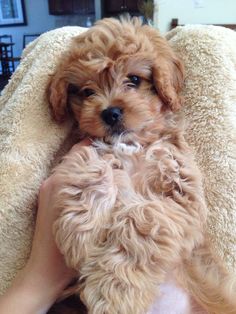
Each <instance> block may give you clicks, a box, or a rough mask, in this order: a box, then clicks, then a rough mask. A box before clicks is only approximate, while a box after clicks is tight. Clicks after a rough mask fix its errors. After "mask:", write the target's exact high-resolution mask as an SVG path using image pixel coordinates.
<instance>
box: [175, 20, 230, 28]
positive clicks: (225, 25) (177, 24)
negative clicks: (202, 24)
mask: <svg viewBox="0 0 236 314" xmlns="http://www.w3.org/2000/svg"><path fill="white" fill-rule="evenodd" d="M209 25H215V26H223V27H226V28H230V29H233V30H236V24H209ZM177 26H184V24H179V20H178V19H172V20H171V27H170V29H173V28H175V27H177Z"/></svg>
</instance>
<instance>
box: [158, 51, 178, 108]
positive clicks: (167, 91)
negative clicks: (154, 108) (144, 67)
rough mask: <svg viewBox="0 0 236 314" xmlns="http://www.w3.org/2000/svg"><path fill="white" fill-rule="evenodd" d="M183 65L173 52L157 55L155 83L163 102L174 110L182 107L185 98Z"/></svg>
mask: <svg viewBox="0 0 236 314" xmlns="http://www.w3.org/2000/svg"><path fill="white" fill-rule="evenodd" d="M183 73H184V72H183V65H182V63H181V62H180V60H178V59H177V57H175V56H174V54H173V53H171V54H169V55H167V56H166V57H159V58H158V57H157V59H156V60H155V61H154V65H153V72H152V75H153V84H154V86H155V89H156V91H157V93H158V94H159V96H160V98H161V100H162V101H163V103H164V104H165V105H166V106H167V107H168V108H170V109H171V110H172V111H176V110H178V109H180V108H181V105H182V102H183V98H182V97H181V95H180V92H181V90H182V87H183V82H184V74H183Z"/></svg>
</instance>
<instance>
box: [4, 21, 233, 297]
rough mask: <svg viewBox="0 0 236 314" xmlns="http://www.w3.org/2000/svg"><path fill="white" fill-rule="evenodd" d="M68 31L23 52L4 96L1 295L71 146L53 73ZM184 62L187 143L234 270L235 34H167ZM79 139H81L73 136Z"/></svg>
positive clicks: (217, 239) (215, 236)
mask: <svg viewBox="0 0 236 314" xmlns="http://www.w3.org/2000/svg"><path fill="white" fill-rule="evenodd" d="M85 30H86V29H83V28H80V27H64V28H61V29H57V30H54V31H51V32H48V33H45V34H43V35H42V36H40V37H39V38H38V39H36V40H35V41H34V42H33V43H31V44H30V45H29V46H28V47H27V48H26V50H25V51H24V54H23V58H22V61H21V64H20V65H19V67H18V68H17V71H16V72H15V73H14V75H13V77H12V79H11V81H10V82H9V84H8V85H7V86H6V88H5V89H4V91H3V93H2V96H1V98H0V294H1V293H3V292H4V291H5V290H6V288H7V287H8V286H9V284H10V283H11V281H12V279H13V278H14V276H15V274H16V272H17V271H18V270H19V269H21V268H22V267H23V265H24V263H25V261H26V259H27V257H28V254H29V252H30V247H31V240H32V234H33V229H34V220H35V210H36V207H37V195H38V191H39V187H40V184H41V182H42V180H43V179H44V178H46V177H47V176H48V175H49V174H50V170H51V168H52V165H53V164H54V163H55V160H56V159H57V158H58V157H60V155H63V154H64V153H65V152H66V151H67V150H68V149H69V148H70V147H71V145H72V144H73V142H74V138H73V137H72V135H71V130H72V125H71V124H69V123H66V124H63V125H60V126H58V125H57V124H56V123H55V122H53V121H52V119H51V117H50V111H49V107H48V102H47V98H46V90H47V85H48V82H49V79H50V75H52V74H53V73H54V72H55V69H56V66H57V65H58V63H59V62H60V58H61V56H62V54H63V53H64V52H65V51H67V49H69V45H70V42H71V39H72V37H73V36H76V35H79V34H80V33H81V32H83V31H85ZM167 39H168V40H169V41H170V43H171V45H172V46H173V48H174V49H175V50H176V51H177V52H178V53H179V54H180V56H181V57H182V59H183V61H184V63H185V65H186V75H187V77H186V84H185V89H184V96H185V98H186V105H185V107H184V109H183V113H184V115H185V116H186V121H187V122H188V124H187V129H186V138H187V140H188V141H189V144H190V145H191V146H192V147H193V150H194V151H195V153H196V159H197V162H198V164H199V167H200V168H201V170H202V173H203V178H204V187H205V193H206V199H207V203H208V206H209V210H210V215H209V220H208V224H209V233H210V235H211V240H212V243H213V245H214V248H215V250H216V251H217V252H218V253H219V254H220V256H221V257H222V258H223V259H224V260H225V262H226V264H227V265H228V267H229V268H231V269H233V267H235V266H236V244H235V243H236V228H235V225H236V193H235V191H236V175H235V170H236V150H235V145H236V104H235V103H236V33H234V32H233V31H230V30H227V29H224V28H219V27H213V26H212V27H210V26H185V27H178V28H176V29H175V30H173V31H171V32H170V33H169V34H168V35H167ZM75 140H76V138H75Z"/></svg>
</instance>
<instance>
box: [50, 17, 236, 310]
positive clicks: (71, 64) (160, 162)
mask: <svg viewBox="0 0 236 314" xmlns="http://www.w3.org/2000/svg"><path fill="white" fill-rule="evenodd" d="M131 74H132V75H136V76H138V77H140V78H141V83H140V85H139V86H138V87H137V86H133V85H132V84H131V83H130V81H129V76H130V75H131ZM183 77H184V75H183V66H182V64H181V62H180V61H179V59H178V58H177V56H176V55H175V53H174V52H173V51H172V49H171V48H170V47H169V45H168V43H167V42H166V41H165V40H164V39H163V38H162V37H161V36H160V35H159V33H158V32H157V31H156V30H154V29H152V28H150V27H148V26H142V25H141V23H140V21H139V20H138V19H132V20H130V19H128V20H121V21H118V20H115V19H104V20H102V21H100V22H98V23H97V24H96V26H95V27H93V28H91V29H90V30H89V31H88V32H86V33H85V34H82V35H81V36H79V37H77V38H75V40H74V43H73V46H72V47H71V49H70V52H69V53H68V55H67V56H65V57H64V59H63V61H62V63H61V66H60V67H59V68H58V71H57V72H56V74H55V76H54V77H53V78H52V80H51V83H50V86H49V93H48V97H49V101H50V104H51V108H52V112H53V115H54V118H55V119H56V120H57V121H58V122H62V121H63V120H65V119H66V118H70V116H71V113H72V114H73V117H75V120H76V121H78V122H79V127H80V130H81V132H82V133H84V135H85V136H90V137H91V138H92V139H93V143H92V145H91V146H89V147H82V148H81V149H80V151H78V152H77V153H75V154H73V155H68V156H66V157H65V159H66V160H67V165H66V167H65V166H64V162H63V161H62V163H61V164H60V165H59V166H58V167H57V175H58V176H60V178H61V180H62V182H64V184H63V186H62V188H61V190H60V191H59V192H58V194H57V195H55V199H56V205H55V206H56V207H57V209H58V210H59V212H60V215H59V218H58V219H57V221H56V223H55V226H54V233H55V239H56V242H57V245H58V247H59V249H60V250H61V252H62V253H63V254H64V256H65V259H66V262H67V265H68V266H70V267H72V268H74V269H76V270H77V271H78V280H77V283H76V284H75V286H74V287H73V292H75V291H76V292H78V293H79V294H80V296H81V299H82V300H83V302H84V304H85V305H86V306H87V309H88V312H89V313H91V314H119V313H120V314H143V313H145V312H147V311H148V309H149V308H150V305H151V304H152V303H153V301H154V299H155V298H156V295H157V289H156V286H158V285H160V284H162V283H163V282H165V281H166V278H167V276H169V275H170V274H171V275H172V276H174V277H175V280H177V282H179V284H180V285H182V286H183V287H184V288H185V289H186V291H188V293H189V294H190V295H191V296H192V297H194V298H195V300H196V301H197V302H198V303H199V304H201V306H202V307H203V308H204V309H205V310H207V311H208V312H209V313H215V314H223V313H224V314H229V313H236V301H235V298H234V294H235V291H236V289H235V288H236V284H235V281H233V280H232V278H231V277H230V275H229V274H227V273H226V272H225V270H224V269H223V266H221V263H220V261H218V260H217V259H216V258H215V257H213V255H212V253H211V251H210V248H209V246H208V244H207V241H206V232H205V227H206V218H207V209H206V206H205V202H204V195H203V191H202V186H201V178H200V174H199V171H198V169H197V168H196V166H195V163H194V160H193V157H192V154H191V152H190V150H189V148H188V146H187V144H186V142H185V140H184V137H183V130H182V127H181V122H180V121H179V120H178V119H176V117H175V116H176V115H175V113H174V112H175V111H176V110H178V109H179V108H180V107H181V104H182V99H181V95H180V92H181V88H182V85H183ZM86 89H89V90H92V91H93V93H92V94H91V93H90V94H89V95H86V94H85V90H86ZM109 107H119V108H121V110H122V112H123V117H122V121H121V122H119V123H118V126H117V125H116V126H114V127H111V126H108V125H106V124H105V123H104V121H103V120H102V119H101V112H102V111H103V110H104V109H106V108H109Z"/></svg>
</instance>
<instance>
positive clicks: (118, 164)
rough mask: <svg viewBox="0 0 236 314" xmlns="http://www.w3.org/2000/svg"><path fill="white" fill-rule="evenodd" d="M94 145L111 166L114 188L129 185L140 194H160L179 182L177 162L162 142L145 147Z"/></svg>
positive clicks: (127, 186)
mask: <svg viewBox="0 0 236 314" xmlns="http://www.w3.org/2000/svg"><path fill="white" fill-rule="evenodd" d="M96 148H97V152H98V154H99V156H100V157H101V158H102V159H103V160H104V161H105V162H106V163H109V164H110V166H111V167H112V169H113V173H114V180H115V182H116V184H117V185H118V188H119V187H120V188H123V189H124V190H125V189H126V188H129V189H130V188H132V189H134V190H135V192H139V193H141V194H143V195H147V194H150V192H154V193H155V194H163V193H168V192H169V191H171V190H173V189H174V188H175V186H176V182H178V181H179V164H178V162H177V160H175V158H174V157H173V154H172V153H171V150H170V148H168V147H166V145H165V144H164V143H162V142H156V143H153V144H152V145H150V146H149V147H147V148H144V147H142V146H141V145H139V144H138V143H133V144H125V143H115V144H114V145H106V144H104V143H101V144H100V145H99V146H97V147H96Z"/></svg>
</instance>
